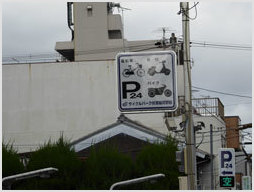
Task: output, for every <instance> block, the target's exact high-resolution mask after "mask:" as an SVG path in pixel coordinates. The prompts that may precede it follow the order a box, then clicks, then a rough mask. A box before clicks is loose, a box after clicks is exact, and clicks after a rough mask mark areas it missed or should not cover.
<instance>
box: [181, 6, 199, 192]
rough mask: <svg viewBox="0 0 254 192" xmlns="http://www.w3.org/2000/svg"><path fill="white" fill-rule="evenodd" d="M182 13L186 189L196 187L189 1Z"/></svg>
mask: <svg viewBox="0 0 254 192" xmlns="http://www.w3.org/2000/svg"><path fill="white" fill-rule="evenodd" d="M180 8H181V13H182V30H183V50H184V66H183V67H184V95H185V111H186V112H185V117H184V121H185V122H186V123H185V137H186V151H187V179H188V189H189V190H195V189H196V149H195V140H194V136H195V135H194V128H193V119H192V99H191V69H190V31H189V3H188V2H181V3H180Z"/></svg>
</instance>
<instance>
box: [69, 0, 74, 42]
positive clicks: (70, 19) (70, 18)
mask: <svg viewBox="0 0 254 192" xmlns="http://www.w3.org/2000/svg"><path fill="white" fill-rule="evenodd" d="M72 4H73V2H67V16H68V18H67V22H68V27H69V28H70V30H71V40H72V41H73V40H74V30H73V29H72V28H71V26H72V25H74V23H73V22H72V7H71V6H72Z"/></svg>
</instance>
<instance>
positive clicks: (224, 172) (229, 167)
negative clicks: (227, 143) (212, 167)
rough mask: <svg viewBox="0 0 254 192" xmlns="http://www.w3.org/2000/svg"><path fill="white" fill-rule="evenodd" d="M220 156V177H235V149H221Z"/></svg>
mask: <svg viewBox="0 0 254 192" xmlns="http://www.w3.org/2000/svg"><path fill="white" fill-rule="evenodd" d="M218 156H219V176H235V149H234V148H220V149H219V150H218Z"/></svg>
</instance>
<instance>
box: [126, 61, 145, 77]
mask: <svg viewBox="0 0 254 192" xmlns="http://www.w3.org/2000/svg"><path fill="white" fill-rule="evenodd" d="M136 65H137V67H135V68H132V66H131V65H128V67H129V68H127V69H124V70H123V73H122V74H123V76H124V77H129V76H131V75H135V74H136V75H137V76H139V77H143V76H144V75H145V70H144V69H142V65H141V64H139V63H136Z"/></svg>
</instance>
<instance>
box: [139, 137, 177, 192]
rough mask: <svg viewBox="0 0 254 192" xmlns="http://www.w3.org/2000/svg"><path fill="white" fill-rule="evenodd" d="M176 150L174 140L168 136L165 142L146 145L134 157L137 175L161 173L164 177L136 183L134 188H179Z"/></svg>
mask: <svg viewBox="0 0 254 192" xmlns="http://www.w3.org/2000/svg"><path fill="white" fill-rule="evenodd" d="M176 151H177V146H176V142H175V141H174V140H173V139H172V138H170V137H168V138H167V142H166V143H157V144H153V145H146V146H145V147H144V148H143V149H142V150H141V152H140V153H139V154H138V156H137V158H136V171H137V175H138V176H139V177H141V176H147V175H153V174H158V173H163V174H165V178H163V179H158V181H157V182H156V183H152V184H151V183H150V182H146V183H143V184H138V185H136V186H135V189H158V190H163V189H165V190H166V189H167V190H168V189H179V186H178V176H179V171H178V164H177V162H176V157H175V152H176Z"/></svg>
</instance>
